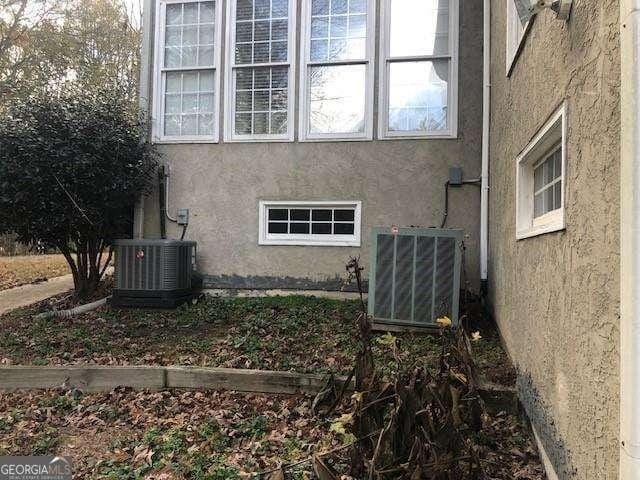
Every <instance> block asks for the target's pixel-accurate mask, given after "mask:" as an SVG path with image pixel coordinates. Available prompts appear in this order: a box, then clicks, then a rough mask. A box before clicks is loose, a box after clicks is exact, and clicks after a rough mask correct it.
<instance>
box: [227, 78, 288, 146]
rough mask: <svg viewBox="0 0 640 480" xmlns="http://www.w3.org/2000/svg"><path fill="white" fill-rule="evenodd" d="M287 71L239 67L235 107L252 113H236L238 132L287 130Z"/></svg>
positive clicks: (281, 131) (243, 133)
mask: <svg viewBox="0 0 640 480" xmlns="http://www.w3.org/2000/svg"><path fill="white" fill-rule="evenodd" d="M288 71H289V67H258V68H238V69H236V71H235V74H236V82H235V88H236V94H235V109H236V112H248V113H249V115H250V116H249V119H247V118H246V117H245V116H239V115H236V128H235V132H236V134H238V135H251V134H255V135H268V134H284V133H286V131H287V112H288V107H289V101H288V89H287V83H288ZM282 87H284V88H282ZM247 120H248V121H247Z"/></svg>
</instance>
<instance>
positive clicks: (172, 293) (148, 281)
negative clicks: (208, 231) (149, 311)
mask: <svg viewBox="0 0 640 480" xmlns="http://www.w3.org/2000/svg"><path fill="white" fill-rule="evenodd" d="M114 245H115V275H114V276H115V288H114V291H113V295H112V299H111V305H112V306H114V307H150V308H175V307H176V306H178V305H180V304H182V303H184V302H187V301H190V300H191V299H193V298H195V297H197V296H198V289H199V287H200V285H198V284H197V283H198V282H197V281H196V272H195V258H196V246H197V244H196V242H192V241H183V240H164V239H157V240H156V239H132V240H116V242H115V244H114Z"/></svg>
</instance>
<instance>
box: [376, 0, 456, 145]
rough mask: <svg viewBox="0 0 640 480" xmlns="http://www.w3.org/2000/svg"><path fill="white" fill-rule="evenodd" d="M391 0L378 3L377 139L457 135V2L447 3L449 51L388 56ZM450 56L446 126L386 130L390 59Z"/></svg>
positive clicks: (405, 60) (407, 60)
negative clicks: (443, 128)
mask: <svg viewBox="0 0 640 480" xmlns="http://www.w3.org/2000/svg"><path fill="white" fill-rule="evenodd" d="M391 1H392V0H381V6H380V60H379V62H378V63H379V64H380V67H379V69H380V72H379V76H380V81H379V92H378V95H379V101H378V103H379V107H378V137H379V138H380V140H396V139H402V138H457V136H458V51H459V43H460V22H459V17H460V6H459V2H458V0H450V3H449V42H450V46H451V50H450V52H449V54H448V55H410V56H402V57H391V56H390V47H391ZM427 60H449V85H448V86H447V96H448V104H447V125H448V128H447V129H446V130H442V131H434V132H423V131H414V132H395V131H390V130H389V67H390V64H391V63H393V62H410V61H427Z"/></svg>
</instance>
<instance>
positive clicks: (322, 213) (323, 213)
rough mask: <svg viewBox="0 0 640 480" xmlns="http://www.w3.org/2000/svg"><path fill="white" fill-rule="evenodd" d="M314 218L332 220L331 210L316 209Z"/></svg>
mask: <svg viewBox="0 0 640 480" xmlns="http://www.w3.org/2000/svg"><path fill="white" fill-rule="evenodd" d="M312 218H313V221H314V222H330V221H331V210H314V211H313V214H312Z"/></svg>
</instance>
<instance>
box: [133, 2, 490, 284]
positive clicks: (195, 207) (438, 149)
mask: <svg viewBox="0 0 640 480" xmlns="http://www.w3.org/2000/svg"><path fill="white" fill-rule="evenodd" d="M149 3H150V2H147V4H149ZM460 4H461V5H460V59H459V72H460V73H459V109H458V112H459V113H458V117H459V122H458V138H457V139H453V140H451V139H434V140H394V141H388V140H385V141H368V142H328V143H298V142H294V143H251V144H250V143H233V144H225V143H223V142H221V143H220V144H215V145H211V144H193V145H161V146H160V150H161V152H162V153H163V156H164V160H165V161H166V162H167V163H169V164H170V165H171V172H172V178H171V209H173V210H174V211H175V209H176V208H189V209H190V211H191V222H190V225H189V230H188V232H187V238H188V239H190V240H196V241H197V242H198V253H199V254H198V262H199V265H198V266H199V270H200V271H201V272H202V273H204V274H206V275H208V281H209V284H210V285H220V286H228V285H230V284H236V285H244V286H246V287H269V286H274V287H286V286H297V287H300V288H335V287H336V286H337V285H338V284H339V278H340V277H343V276H344V264H345V262H346V261H347V260H348V258H349V256H353V255H361V256H362V259H363V264H364V265H368V258H367V256H368V254H369V249H368V247H369V243H370V239H369V230H370V228H371V227H373V226H377V225H391V224H395V225H400V226H410V225H414V226H422V227H431V226H440V222H441V221H442V214H443V208H444V183H445V182H446V180H447V178H448V169H449V167H450V166H461V167H462V168H463V170H464V173H465V177H467V178H473V177H478V176H479V173H480V147H481V115H482V112H481V109H482V83H481V81H482V80H481V78H482V2H479V1H467V0H461V1H460ZM298 11H300V8H298ZM298 24H299V22H298ZM152 30H153V29H152V28H149V29H147V34H149V35H152V34H153V32H152ZM375 67H376V72H377V59H376V62H375ZM143 68H145V69H150V68H152V52H151V54H150V55H149V56H148V58H145V62H144V65H143ZM221 74H222V75H224V74H225V72H224V68H223V71H222V72H221ZM152 77H153V75H150V77H149V80H150V83H149V86H148V88H150V89H151V88H152V87H151V79H152ZM143 78H144V75H143ZM223 78H224V77H223ZM377 84H378V82H377V81H376V91H377ZM299 100H300V99H299V98H298V99H297V101H298V102H299ZM374 107H375V106H374ZM374 110H376V108H374ZM374 118H375V117H374ZM296 120H297V119H296ZM296 123H297V122H296ZM260 200H288V201H295V200H325V201H328V200H361V201H362V218H363V222H362V235H363V241H362V248H342V247H311V246H309V247H297V246H259V245H258V202H259V201H260ZM479 212H480V190H479V188H477V187H475V186H473V185H471V186H466V187H464V188H463V189H453V190H452V191H451V201H450V214H449V219H448V225H447V226H448V227H455V228H462V229H464V231H465V233H466V239H465V242H466V247H467V249H466V255H465V264H466V273H467V279H468V280H469V282H470V283H469V285H470V287H471V288H474V289H476V288H477V286H478V277H479V267H478V261H479V260H478V251H479V248H478V233H479V232H478V230H479ZM168 233H169V236H174V237H175V236H179V235H180V230H179V229H178V227H176V226H175V225H172V224H169V230H168ZM144 234H145V235H146V236H149V237H153V236H157V235H158V234H159V213H158V199H157V193H154V194H153V195H151V196H149V197H148V198H147V200H146V202H145V218H144Z"/></svg>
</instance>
